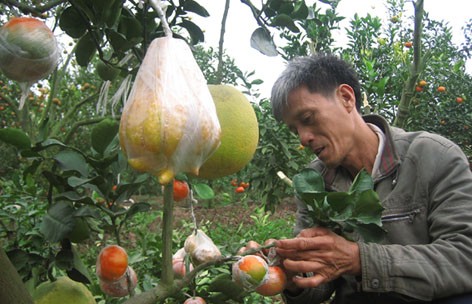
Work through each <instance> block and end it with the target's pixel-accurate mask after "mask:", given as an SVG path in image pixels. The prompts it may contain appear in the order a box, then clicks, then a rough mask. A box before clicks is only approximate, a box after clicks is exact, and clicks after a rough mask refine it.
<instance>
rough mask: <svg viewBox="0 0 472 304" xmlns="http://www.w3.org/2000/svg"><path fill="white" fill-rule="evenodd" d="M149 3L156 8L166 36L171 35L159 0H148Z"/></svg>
mask: <svg viewBox="0 0 472 304" xmlns="http://www.w3.org/2000/svg"><path fill="white" fill-rule="evenodd" d="M149 4H151V6H152V7H153V8H154V9H155V10H156V12H157V15H158V16H159V19H161V24H162V29H163V30H164V35H165V36H166V37H172V31H171V30H170V27H169V23H167V19H166V15H165V14H164V11H163V10H162V7H161V1H160V0H149Z"/></svg>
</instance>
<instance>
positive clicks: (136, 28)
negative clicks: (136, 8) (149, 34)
mask: <svg viewBox="0 0 472 304" xmlns="http://www.w3.org/2000/svg"><path fill="white" fill-rule="evenodd" d="M118 31H119V32H120V33H121V34H123V35H125V37H126V39H128V40H130V41H132V42H133V43H134V44H137V43H139V42H141V41H142V40H143V26H142V25H141V22H139V21H138V19H136V18H133V17H128V16H124V15H122V16H121V17H120V23H119V25H118Z"/></svg>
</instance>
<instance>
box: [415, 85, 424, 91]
mask: <svg viewBox="0 0 472 304" xmlns="http://www.w3.org/2000/svg"><path fill="white" fill-rule="evenodd" d="M415 91H416V92H423V88H422V87H420V86H416V87H415Z"/></svg>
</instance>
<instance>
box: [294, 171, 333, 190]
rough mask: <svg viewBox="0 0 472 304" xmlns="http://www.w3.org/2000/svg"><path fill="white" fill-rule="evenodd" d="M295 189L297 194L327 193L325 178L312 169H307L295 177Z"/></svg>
mask: <svg viewBox="0 0 472 304" xmlns="http://www.w3.org/2000/svg"><path fill="white" fill-rule="evenodd" d="M293 187H294V188H295V192H296V193H297V194H304V193H324V192H326V190H325V185H324V180H323V177H322V176H321V174H320V173H318V172H317V171H316V170H314V169H311V168H305V169H303V170H302V171H301V172H300V173H298V174H296V175H295V176H294V177H293Z"/></svg>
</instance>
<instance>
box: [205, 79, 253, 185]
mask: <svg viewBox="0 0 472 304" xmlns="http://www.w3.org/2000/svg"><path fill="white" fill-rule="evenodd" d="M208 87H209V89H210V93H211V96H212V97H213V101H214V102H215V106H216V113H217V115H218V120H219V121H220V126H221V144H220V146H219V147H218V149H217V150H216V151H215V152H214V153H213V154H212V155H211V156H210V158H209V159H208V160H206V162H205V163H204V164H203V166H202V167H200V172H199V174H198V177H199V178H204V179H216V178H220V177H224V176H228V175H231V174H233V173H236V172H238V171H239V170H241V169H242V168H244V167H245V166H246V165H247V164H248V163H249V162H250V161H251V160H252V157H253V156H254V152H255V151H256V148H257V144H258V142H259V124H258V122H257V117H256V113H255V112H254V108H253V107H252V105H251V103H250V102H249V101H248V100H247V98H246V97H245V96H244V94H243V93H241V92H240V91H238V90H237V89H236V88H234V87H232V86H229V85H209V86H208Z"/></svg>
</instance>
